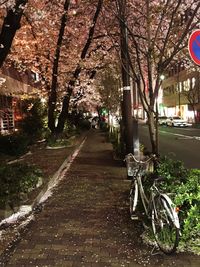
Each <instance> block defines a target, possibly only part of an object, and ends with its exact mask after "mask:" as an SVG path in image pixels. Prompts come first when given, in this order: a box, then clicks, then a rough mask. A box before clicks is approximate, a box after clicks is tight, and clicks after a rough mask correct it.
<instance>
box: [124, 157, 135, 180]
mask: <svg viewBox="0 0 200 267" xmlns="http://www.w3.org/2000/svg"><path fill="white" fill-rule="evenodd" d="M125 161H126V169H127V175H128V176H129V177H130V176H134V175H135V174H136V172H137V163H136V162H135V160H134V159H133V157H131V156H130V155H129V154H128V155H127V156H126V158H125Z"/></svg>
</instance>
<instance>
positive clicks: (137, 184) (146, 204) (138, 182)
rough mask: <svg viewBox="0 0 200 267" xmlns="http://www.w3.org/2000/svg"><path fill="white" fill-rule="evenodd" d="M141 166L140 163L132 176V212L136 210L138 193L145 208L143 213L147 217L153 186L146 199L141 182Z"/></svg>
mask: <svg viewBox="0 0 200 267" xmlns="http://www.w3.org/2000/svg"><path fill="white" fill-rule="evenodd" d="M142 172H143V170H142V166H141V165H140V166H139V168H138V170H137V172H136V174H135V176H134V177H133V182H134V186H135V195H134V200H133V212H134V211H135V210H136V207H137V203H138V196H139V194H140V197H141V200H142V204H143V207H144V210H145V214H146V215H147V216H148V217H149V211H150V208H151V203H152V198H153V191H154V189H153V187H151V192H150V198H149V199H148V198H147V196H146V194H145V192H144V188H143V184H142Z"/></svg>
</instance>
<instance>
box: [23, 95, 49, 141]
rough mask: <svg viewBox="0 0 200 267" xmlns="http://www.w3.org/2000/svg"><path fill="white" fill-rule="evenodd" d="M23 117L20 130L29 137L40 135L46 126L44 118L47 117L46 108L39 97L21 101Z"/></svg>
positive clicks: (38, 136) (33, 137)
mask: <svg viewBox="0 0 200 267" xmlns="http://www.w3.org/2000/svg"><path fill="white" fill-rule="evenodd" d="M22 109H23V114H24V118H23V120H22V122H21V124H20V129H21V131H22V132H23V133H24V134H26V135H28V136H29V138H30V139H35V138H40V137H42V135H43V133H44V131H45V130H46V128H47V125H45V124H46V122H45V120H46V117H47V114H46V108H45V106H44V105H43V104H42V103H41V101H40V99H28V100H26V101H23V106H22Z"/></svg>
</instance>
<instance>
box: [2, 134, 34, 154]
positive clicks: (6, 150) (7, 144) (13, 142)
mask: <svg viewBox="0 0 200 267" xmlns="http://www.w3.org/2000/svg"><path fill="white" fill-rule="evenodd" d="M28 145H29V138H28V137H27V136H26V135H23V134H13V135H5V136H3V135H2V136H0V153H2V154H6V155H10V156H20V155H22V154H24V153H26V152H27V150H28Z"/></svg>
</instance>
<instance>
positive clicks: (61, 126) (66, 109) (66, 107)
mask: <svg viewBox="0 0 200 267" xmlns="http://www.w3.org/2000/svg"><path fill="white" fill-rule="evenodd" d="M102 4H103V0H99V1H98V4H97V8H96V12H95V15H94V17H93V21H92V23H91V27H90V30H89V34H88V38H87V41H86V43H85V46H84V48H83V50H82V53H81V57H80V58H81V60H83V59H85V58H86V55H87V53H88V50H89V48H90V45H91V43H92V39H93V36H94V30H95V26H96V22H97V19H98V16H99V14H100V11H101V8H102ZM81 70H82V68H81V66H80V64H78V65H77V67H76V69H75V71H74V73H73V77H72V79H71V80H70V81H69V83H68V86H67V88H66V95H65V96H64V98H63V103H62V110H61V113H60V115H59V117H58V125H57V128H56V132H57V133H61V132H62V131H63V129H64V126H65V122H66V119H67V116H68V112H69V102H70V98H71V95H72V93H73V89H74V87H75V83H76V80H77V79H78V77H79V75H80V73H81Z"/></svg>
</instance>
